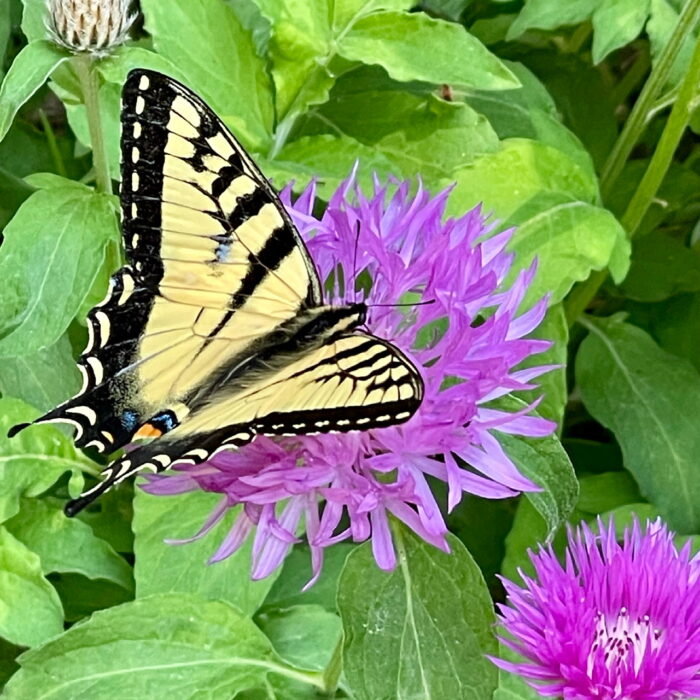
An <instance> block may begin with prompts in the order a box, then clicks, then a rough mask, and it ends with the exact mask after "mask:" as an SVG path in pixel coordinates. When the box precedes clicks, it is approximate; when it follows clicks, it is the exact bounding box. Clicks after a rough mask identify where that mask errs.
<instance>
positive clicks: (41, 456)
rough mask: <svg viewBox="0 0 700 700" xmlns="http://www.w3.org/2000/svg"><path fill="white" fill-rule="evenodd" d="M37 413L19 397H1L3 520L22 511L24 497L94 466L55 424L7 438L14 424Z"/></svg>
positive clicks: (0, 512)
mask: <svg viewBox="0 0 700 700" xmlns="http://www.w3.org/2000/svg"><path fill="white" fill-rule="evenodd" d="M37 415H38V411H37V410H36V409H34V408H32V407H31V406H29V405H27V404H25V403H24V402H22V401H20V400H18V399H11V398H3V399H0V435H2V436H3V439H2V440H0V522H5V521H6V520H8V519H9V518H11V517H12V516H13V515H15V514H16V513H18V512H19V502H20V498H21V497H23V496H26V497H33V496H38V495H39V494H41V493H43V492H44V491H46V490H47V489H48V488H49V487H50V486H52V485H53V484H55V483H56V481H58V479H60V478H61V476H63V475H64V474H65V473H66V472H71V473H72V474H74V475H75V476H76V477H77V478H78V479H80V474H81V469H94V465H93V464H92V463H91V462H90V461H89V460H88V459H87V458H85V457H83V455H82V454H81V453H80V452H78V451H77V450H76V449H75V448H74V447H73V444H72V441H71V440H70V439H69V438H67V437H66V436H65V435H63V433H61V432H59V430H58V429H57V428H56V427H54V426H52V425H37V426H32V427H31V428H27V429H25V430H23V431H22V432H21V433H19V434H18V435H15V437H13V438H6V437H4V436H6V435H7V431H8V430H9V429H10V428H11V427H12V426H13V425H15V424H17V423H25V422H28V421H31V420H33V419H34V418H36V417H37ZM80 486H81V483H80V482H77V483H76V484H75V488H76V490H77V491H79V490H80ZM75 495H77V493H76V494H75Z"/></svg>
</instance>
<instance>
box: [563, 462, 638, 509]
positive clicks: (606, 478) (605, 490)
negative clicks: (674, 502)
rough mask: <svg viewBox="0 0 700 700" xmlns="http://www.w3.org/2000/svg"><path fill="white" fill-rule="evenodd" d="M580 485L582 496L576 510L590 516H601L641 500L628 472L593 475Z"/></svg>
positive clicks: (586, 477) (584, 479)
mask: <svg viewBox="0 0 700 700" xmlns="http://www.w3.org/2000/svg"><path fill="white" fill-rule="evenodd" d="M579 485H580V487H581V494H580V496H579V499H578V503H577V504H576V508H577V510H579V511H582V512H583V513H586V514H590V515H599V514H600V513H604V512H605V511H607V510H612V509H613V508H619V507H620V506H623V505H625V504H627V503H636V502H638V501H639V500H640V499H641V497H640V495H639V488H638V486H637V484H636V483H635V481H634V479H633V478H632V477H631V476H630V474H629V473H628V472H603V473H602V474H592V475H591V476H585V477H583V478H582V479H581V481H580V482H579Z"/></svg>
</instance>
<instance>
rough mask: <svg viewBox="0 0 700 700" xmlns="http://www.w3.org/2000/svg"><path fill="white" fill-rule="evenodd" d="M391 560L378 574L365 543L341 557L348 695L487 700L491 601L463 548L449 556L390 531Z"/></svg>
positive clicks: (454, 543)
mask: <svg viewBox="0 0 700 700" xmlns="http://www.w3.org/2000/svg"><path fill="white" fill-rule="evenodd" d="M394 536H395V543H396V545H397V549H398V555H399V564H398V566H397V568H396V570H395V571H393V572H391V573H387V572H383V571H381V570H380V569H379V568H378V567H377V565H376V563H375V561H374V559H373V557H372V550H371V546H370V544H369V543H367V544H364V545H361V546H360V547H358V548H357V549H356V550H355V551H354V552H353V553H352V554H351V555H350V556H349V557H348V560H347V562H346V564H345V568H344V570H343V573H342V576H341V579H340V584H339V588H338V608H339V610H340V614H341V617H342V619H343V628H344V630H345V649H344V662H345V666H344V670H345V676H346V678H347V681H348V684H349V686H350V689H351V691H352V693H353V696H354V697H356V698H358V700H377V698H397V697H406V698H409V697H411V698H413V697H415V698H425V699H426V700H428V699H430V698H434V699H435V700H438V699H439V700H442V699H443V698H454V699H455V700H457V699H458V698H461V699H465V700H487V699H488V700H490V698H491V696H492V693H493V691H494V689H495V686H496V678H497V672H496V668H495V666H493V665H492V664H491V662H489V661H488V660H487V659H486V658H484V654H486V653H494V652H495V640H494V638H493V634H492V629H491V628H492V625H493V622H494V615H493V605H492V602H491V598H490V596H489V594H488V590H487V589H486V586H485V584H484V580H483V577H482V575H481V572H480V571H479V568H478V567H477V566H476V564H475V563H474V561H473V560H472V558H471V556H470V555H469V552H467V550H466V549H465V547H464V545H463V544H462V543H461V542H460V541H459V540H458V539H457V538H456V537H453V536H448V538H449V544H450V547H451V549H452V553H451V554H446V553H445V552H441V551H440V550H438V549H436V548H435V547H433V546H431V545H429V544H428V543H427V542H424V541H422V540H421V539H419V538H418V537H417V536H416V535H414V534H413V533H411V532H409V531H407V530H406V528H404V526H403V525H400V526H397V527H396V528H394Z"/></svg>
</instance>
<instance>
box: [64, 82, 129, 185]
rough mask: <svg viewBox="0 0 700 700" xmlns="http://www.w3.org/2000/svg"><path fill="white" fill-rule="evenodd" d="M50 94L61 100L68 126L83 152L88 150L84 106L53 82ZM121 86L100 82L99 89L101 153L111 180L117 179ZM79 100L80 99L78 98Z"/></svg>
mask: <svg viewBox="0 0 700 700" xmlns="http://www.w3.org/2000/svg"><path fill="white" fill-rule="evenodd" d="M51 87H52V89H53V91H54V92H55V93H56V94H57V95H58V96H59V97H60V98H61V99H62V100H63V103H64V105H65V108H66V115H67V116H68V123H69V124H70V128H71V129H72V131H73V133H74V134H75V136H76V138H77V139H78V141H80V143H81V144H83V145H84V146H85V148H87V149H91V148H92V139H91V137H90V128H89V126H88V121H87V112H86V109H85V105H84V104H83V103H82V101H80V102H76V101H75V99H74V98H71V97H70V94H69V93H68V92H67V91H66V90H62V89H61V88H59V86H58V85H57V84H56V83H52V84H51ZM121 91H122V86H121V84H119V85H117V84H116V83H104V84H103V85H101V86H100V89H99V106H100V121H101V124H102V129H103V131H104V140H105V153H106V155H107V165H108V166H109V173H110V175H111V177H112V178H114V179H115V180H119V179H120V161H121V151H120V147H119V134H120V122H119V114H120V110H121ZM81 99H82V98H81Z"/></svg>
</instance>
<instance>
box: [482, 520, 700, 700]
mask: <svg viewBox="0 0 700 700" xmlns="http://www.w3.org/2000/svg"><path fill="white" fill-rule="evenodd" d="M530 557H531V560H532V562H533V564H534V567H535V578H529V577H527V576H524V575H523V574H522V573H521V576H522V577H523V581H524V584H525V587H524V588H520V587H518V586H516V585H515V584H514V583H511V582H510V581H506V582H505V587H506V591H507V593H508V604H507V605H503V606H501V609H500V613H501V624H502V626H503V628H504V630H505V631H506V632H507V633H508V635H509V636H508V638H503V639H501V641H502V642H503V643H504V644H505V645H506V646H508V647H509V648H510V649H512V650H514V651H515V652H517V653H518V654H520V655H522V656H523V657H525V660H524V661H523V662H521V663H513V662H509V661H504V660H502V659H493V661H494V662H495V663H496V664H497V665H498V666H499V667H500V668H503V669H505V670H507V671H510V672H512V673H517V674H518V675H520V676H522V677H523V678H525V680H526V681H527V682H528V683H529V684H530V685H532V687H533V688H535V689H536V690H537V691H538V692H539V693H540V694H541V695H544V696H552V695H555V696H558V697H562V696H563V697H564V698H565V700H584V699H586V698H601V699H603V700H654V699H656V700H670V699H671V698H683V697H697V696H699V695H700V561H698V558H697V557H696V558H694V559H691V556H690V544H686V545H685V546H684V547H683V548H682V549H681V550H680V551H679V550H678V548H677V547H676V546H675V544H674V542H673V533H671V532H669V531H668V529H667V527H666V525H665V524H664V523H663V522H661V520H657V521H656V522H653V523H647V525H646V528H645V530H644V532H642V528H641V527H640V525H639V523H638V522H636V521H635V523H634V524H633V526H632V527H631V528H627V529H626V530H625V533H624V538H623V542H622V544H618V542H617V540H616V537H615V526H614V523H613V521H612V519H611V521H610V523H609V524H608V525H607V526H605V525H603V523H602V522H601V521H599V523H598V529H597V531H591V529H590V528H589V527H588V526H587V525H585V524H584V525H582V526H580V527H579V528H577V529H576V530H571V529H570V530H569V544H568V548H567V552H566V557H565V560H564V564H563V565H562V564H561V563H559V560H558V559H557V557H556V556H555V554H554V552H553V551H552V549H551V547H549V548H546V549H540V551H539V552H537V553H536V554H531V555H530Z"/></svg>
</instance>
